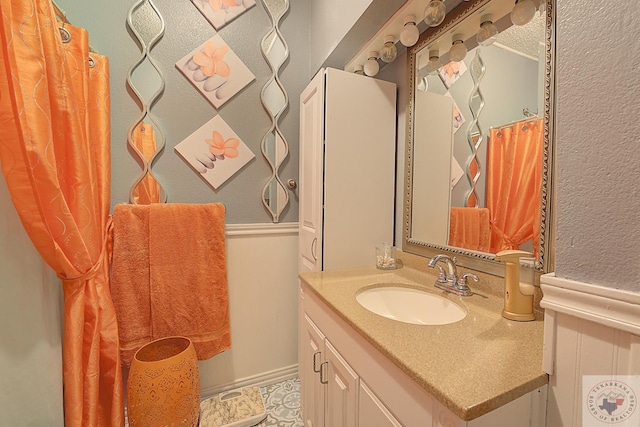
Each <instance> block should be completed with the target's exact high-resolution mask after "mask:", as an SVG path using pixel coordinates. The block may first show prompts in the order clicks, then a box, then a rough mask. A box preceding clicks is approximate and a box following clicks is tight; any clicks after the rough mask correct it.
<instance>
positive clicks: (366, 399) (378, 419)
mask: <svg viewBox="0 0 640 427" xmlns="http://www.w3.org/2000/svg"><path fill="white" fill-rule="evenodd" d="M358 425H359V426H360V427H368V426H376V427H402V424H400V422H399V421H398V420H397V419H396V417H394V416H393V414H391V412H389V410H388V409H387V407H386V406H384V403H382V402H381V401H380V399H378V397H377V396H376V395H375V394H374V393H373V391H371V389H370V388H369V387H367V385H366V384H365V383H364V381H362V380H360V392H359V393H358Z"/></svg>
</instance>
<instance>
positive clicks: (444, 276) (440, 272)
mask: <svg viewBox="0 0 640 427" xmlns="http://www.w3.org/2000/svg"><path fill="white" fill-rule="evenodd" d="M435 267H436V268H437V269H438V280H437V282H438V283H447V273H446V272H445V271H444V267H442V266H441V265H440V264H436V265H435Z"/></svg>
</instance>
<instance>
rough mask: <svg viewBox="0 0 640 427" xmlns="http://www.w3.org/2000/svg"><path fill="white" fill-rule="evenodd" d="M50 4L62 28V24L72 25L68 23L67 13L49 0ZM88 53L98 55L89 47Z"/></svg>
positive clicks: (52, 0) (53, 0) (53, 1)
mask: <svg viewBox="0 0 640 427" xmlns="http://www.w3.org/2000/svg"><path fill="white" fill-rule="evenodd" d="M51 4H52V5H53V9H54V11H55V12H56V16H57V17H58V19H59V20H61V21H62V22H63V27H64V24H69V25H72V24H71V21H69V18H67V12H65V11H64V10H62V9H61V8H60V6H58V5H57V4H56V2H55V0H51ZM89 52H91V53H96V54H97V53H98V51H97V50H95V49H94V48H93V47H91V45H89Z"/></svg>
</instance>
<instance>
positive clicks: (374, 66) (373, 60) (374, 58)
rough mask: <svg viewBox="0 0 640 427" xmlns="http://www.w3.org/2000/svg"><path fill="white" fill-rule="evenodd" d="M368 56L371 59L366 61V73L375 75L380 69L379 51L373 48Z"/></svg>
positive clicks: (370, 75)
mask: <svg viewBox="0 0 640 427" xmlns="http://www.w3.org/2000/svg"><path fill="white" fill-rule="evenodd" d="M367 56H368V58H369V59H367V62H365V63H364V73H365V74H366V75H367V76H369V77H373V76H375V75H376V74H378V71H380V64H378V52H376V51H375V50H372V51H370V52H369V55H367Z"/></svg>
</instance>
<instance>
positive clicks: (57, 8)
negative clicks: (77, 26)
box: [51, 0, 71, 24]
mask: <svg viewBox="0 0 640 427" xmlns="http://www.w3.org/2000/svg"><path fill="white" fill-rule="evenodd" d="M51 4H52V5H53V9H54V10H55V11H56V16H57V17H58V19H60V20H61V21H62V22H64V23H65V24H71V22H69V20H68V19H67V13H66V12H65V11H64V10H62V9H60V6H58V5H57V4H56V2H55V1H54V0H51Z"/></svg>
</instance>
